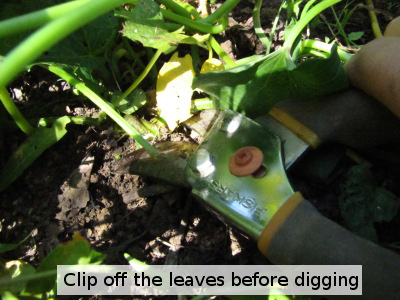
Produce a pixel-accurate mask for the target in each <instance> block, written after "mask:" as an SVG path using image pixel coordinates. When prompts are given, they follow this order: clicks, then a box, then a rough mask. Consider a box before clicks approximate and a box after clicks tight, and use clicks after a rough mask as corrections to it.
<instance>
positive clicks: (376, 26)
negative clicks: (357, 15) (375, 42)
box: [365, 0, 382, 38]
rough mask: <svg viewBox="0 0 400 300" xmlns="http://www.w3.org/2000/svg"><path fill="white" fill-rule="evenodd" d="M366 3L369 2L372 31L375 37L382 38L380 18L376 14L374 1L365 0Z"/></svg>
mask: <svg viewBox="0 0 400 300" xmlns="http://www.w3.org/2000/svg"><path fill="white" fill-rule="evenodd" d="M365 4H367V7H368V14H369V18H370V19H371V27H372V32H373V33H374V36H375V38H380V37H382V31H381V28H380V27H379V22H378V18H377V17H376V14H375V9H374V3H373V2H372V0H365Z"/></svg>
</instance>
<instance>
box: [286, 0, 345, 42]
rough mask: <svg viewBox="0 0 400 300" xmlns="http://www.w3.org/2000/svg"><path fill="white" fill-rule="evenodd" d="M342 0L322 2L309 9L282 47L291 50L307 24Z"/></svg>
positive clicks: (325, 0)
mask: <svg viewBox="0 0 400 300" xmlns="http://www.w3.org/2000/svg"><path fill="white" fill-rule="evenodd" d="M341 1H342V0H324V1H322V2H320V3H318V4H317V5H315V6H314V7H313V8H311V9H310V10H309V11H308V12H307V13H306V14H305V15H304V17H303V18H301V19H300V20H299V22H298V23H297V24H296V25H295V26H294V27H293V29H292V30H291V31H290V33H289V36H288V37H287V39H286V41H285V43H284V44H283V46H284V47H289V48H291V47H292V46H293V43H294V42H295V40H296V39H297V37H298V36H299V34H300V33H301V32H302V31H303V29H304V28H305V27H306V26H307V24H308V23H310V22H311V21H312V19H314V18H315V17H316V16H318V15H319V14H320V13H321V12H322V11H324V10H325V9H327V8H328V7H331V6H333V5H335V4H336V3H339V2H341Z"/></svg>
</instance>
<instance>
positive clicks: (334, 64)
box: [193, 46, 348, 117]
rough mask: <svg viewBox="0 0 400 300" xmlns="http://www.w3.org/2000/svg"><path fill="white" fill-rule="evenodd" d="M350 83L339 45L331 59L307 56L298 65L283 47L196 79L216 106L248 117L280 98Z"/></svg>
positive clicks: (300, 96) (316, 93) (263, 111)
mask: <svg viewBox="0 0 400 300" xmlns="http://www.w3.org/2000/svg"><path fill="white" fill-rule="evenodd" d="M347 84H348V83H347V78H346V75H345V72H344V69H343V66H342V64H341V62H340V59H339V56H338V54H337V47H336V46H334V47H333V48H332V53H331V55H330V57H329V58H328V59H322V58H313V59H308V60H306V61H304V62H302V63H300V64H299V65H298V66H296V65H295V64H294V62H293V61H292V59H291V57H290V55H289V50H288V49H286V48H281V49H279V50H277V51H275V52H273V53H271V54H270V55H268V56H266V57H264V58H262V59H260V60H257V61H255V62H250V63H248V64H246V65H242V66H239V67H236V68H231V69H228V70H223V71H217V72H209V73H206V74H200V75H198V76H197V77H195V79H194V81H193V87H194V88H199V89H201V90H203V91H204V92H206V93H208V94H209V95H210V96H211V98H212V100H213V101H214V105H215V107H216V108H220V109H227V108H229V109H232V110H235V111H238V112H240V113H242V114H245V115H247V116H249V117H256V116H260V115H263V114H266V113H267V112H268V111H269V109H270V108H271V107H272V106H273V105H274V104H275V103H277V102H279V101H281V100H286V99H293V98H295V99H302V100H308V99H312V98H314V97H317V96H321V95H324V94H328V93H331V92H334V91H337V90H340V89H343V88H344V87H346V86H347Z"/></svg>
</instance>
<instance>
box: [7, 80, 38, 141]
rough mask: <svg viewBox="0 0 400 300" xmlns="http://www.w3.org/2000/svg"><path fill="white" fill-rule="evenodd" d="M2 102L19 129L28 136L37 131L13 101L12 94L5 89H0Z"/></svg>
mask: <svg viewBox="0 0 400 300" xmlns="http://www.w3.org/2000/svg"><path fill="white" fill-rule="evenodd" d="M0 100H1V102H3V105H4V107H5V108H6V110H7V111H8V113H9V114H10V115H11V117H12V118H13V119H14V121H15V123H16V124H17V125H18V127H19V128H20V129H21V130H22V131H23V132H24V133H26V134H27V135H29V134H31V133H32V132H34V131H35V129H34V128H33V127H32V126H31V124H29V123H28V121H27V120H26V119H25V117H24V116H23V115H22V114H21V112H20V111H19V109H18V107H17V106H16V105H15V103H14V101H12V99H11V97H10V94H9V93H8V91H7V89H6V88H5V87H0Z"/></svg>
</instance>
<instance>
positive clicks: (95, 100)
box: [41, 65, 158, 156]
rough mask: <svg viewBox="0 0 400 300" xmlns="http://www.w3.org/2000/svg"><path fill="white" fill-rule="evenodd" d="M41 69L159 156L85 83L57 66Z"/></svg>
mask: <svg viewBox="0 0 400 300" xmlns="http://www.w3.org/2000/svg"><path fill="white" fill-rule="evenodd" d="M41 67H43V68H45V69H47V70H49V71H50V72H52V73H54V74H56V75H57V76H59V77H61V78H62V79H64V80H66V81H67V82H68V83H69V84H71V85H73V86H74V87H75V88H76V89H77V90H78V91H80V92H81V93H82V94H83V95H85V96H86V97H87V98H89V99H90V100H91V101H92V102H93V103H94V104H96V105H97V106H98V107H99V108H100V109H102V110H103V111H104V112H105V113H106V114H107V115H108V116H109V117H110V118H111V119H113V120H114V121H115V122H116V123H117V124H118V125H119V126H120V127H121V128H122V129H123V130H125V132H126V133H127V134H128V135H129V136H131V137H132V138H133V139H134V140H135V141H136V142H138V143H139V144H140V145H142V146H143V148H144V149H145V150H146V151H147V152H148V153H149V154H150V155H152V156H157V154H158V151H157V150H156V149H155V148H154V147H153V146H151V145H150V143H149V142H148V141H146V140H145V139H144V138H143V137H142V136H141V135H140V134H139V132H138V131H137V130H136V129H135V128H133V127H132V125H130V124H129V123H128V122H127V121H126V120H125V119H124V118H123V117H122V116H121V115H120V114H119V113H117V112H116V111H115V110H114V108H112V107H111V105H110V104H108V103H107V102H106V101H104V100H103V99H102V98H100V96H98V95H97V94H96V93H95V92H93V91H92V90H91V89H90V88H88V87H87V86H86V85H85V84H84V83H83V82H81V81H80V80H79V79H77V78H76V77H74V76H73V75H71V74H69V73H68V72H66V71H64V70H63V69H61V68H59V67H57V66H51V65H41Z"/></svg>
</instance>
